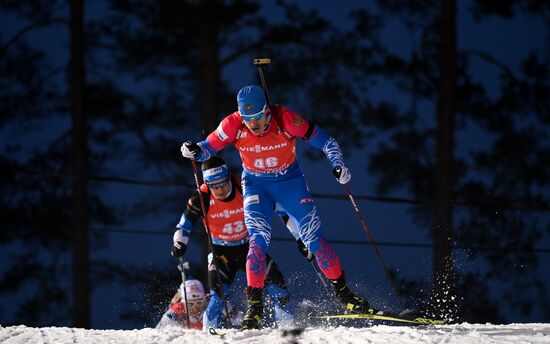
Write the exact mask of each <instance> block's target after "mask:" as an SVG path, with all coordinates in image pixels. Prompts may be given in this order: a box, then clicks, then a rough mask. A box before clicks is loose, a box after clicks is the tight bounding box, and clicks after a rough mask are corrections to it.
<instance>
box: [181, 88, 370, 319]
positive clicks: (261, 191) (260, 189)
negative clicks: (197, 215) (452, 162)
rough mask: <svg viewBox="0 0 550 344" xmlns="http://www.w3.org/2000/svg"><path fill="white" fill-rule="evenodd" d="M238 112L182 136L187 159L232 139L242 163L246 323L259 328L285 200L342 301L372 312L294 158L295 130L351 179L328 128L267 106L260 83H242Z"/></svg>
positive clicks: (199, 156)
mask: <svg viewBox="0 0 550 344" xmlns="http://www.w3.org/2000/svg"><path fill="white" fill-rule="evenodd" d="M237 106H238V111H235V112H234V113H232V114H230V115H228V116H227V117H225V118H224V119H223V120H222V122H221V123H220V124H219V126H218V128H217V129H216V130H215V131H214V132H212V133H210V134H209V135H208V137H207V138H206V140H203V141H201V142H198V143H191V142H185V143H184V144H183V145H182V146H181V152H182V155H183V156H184V157H185V158H189V159H195V160H198V161H203V160H206V159H208V158H209V157H210V156H212V155H214V154H215V153H216V152H217V151H219V150H221V149H223V148H225V147H226V146H227V145H229V144H233V145H234V146H235V148H236V149H237V151H238V152H239V154H240V156H241V159H242V162H243V168H244V169H243V173H242V181H243V190H244V212H245V213H244V217H245V223H246V227H247V228H248V231H249V233H250V249H249V253H248V257H247V263H246V276H247V284H248V287H247V299H248V305H247V309H246V314H245V317H244V320H243V324H242V328H243V329H250V328H258V327H259V325H260V322H261V319H262V313H263V305H262V293H263V288H264V277H265V274H266V272H267V271H268V269H267V264H266V252H267V250H268V247H269V243H270V238H271V211H272V209H273V204H274V203H278V204H280V205H281V206H282V207H283V208H284V209H285V211H286V212H287V213H288V214H289V215H290V216H291V217H292V218H295V219H297V221H298V222H299V224H300V225H299V236H300V238H301V239H302V241H303V242H304V243H305V245H306V246H307V249H308V250H309V251H310V252H311V253H313V254H314V255H315V257H316V259H317V263H318V265H319V267H320V268H321V270H322V271H323V273H324V274H325V276H326V277H327V278H328V279H329V280H330V282H331V284H332V285H333V287H334V288H335V291H336V295H337V297H338V299H339V301H340V302H341V303H342V305H343V306H345V307H346V309H348V310H349V311H352V312H356V313H367V312H375V310H373V309H370V307H369V303H368V302H367V301H365V300H364V299H362V298H360V297H358V296H356V295H355V294H353V293H352V292H351V290H350V289H349V288H348V286H347V283H346V281H345V279H344V272H343V270H342V267H341V265H340V260H339V258H338V255H337V254H336V252H335V251H334V250H333V248H332V247H331V246H330V245H329V243H328V242H327V240H325V238H324V236H323V234H322V233H323V230H322V226H321V220H320V218H319V215H318V213H317V208H316V207H315V204H314V202H313V199H312V197H311V195H310V193H309V190H308V188H307V185H306V181H305V178H304V174H303V172H302V169H301V168H300V166H299V165H298V162H297V160H296V137H299V138H302V139H304V140H305V141H306V142H308V143H309V144H310V145H311V146H313V147H314V148H317V149H320V150H322V151H323V152H324V153H325V155H326V156H327V158H328V160H329V161H330V163H331V164H332V166H333V174H334V176H335V177H336V179H337V180H338V182H340V183H341V184H346V183H348V182H349V180H350V179H351V174H350V172H349V171H348V169H347V168H346V167H345V166H344V160H343V156H342V151H341V150H340V146H339V145H338V143H337V142H336V140H335V139H334V138H332V137H331V136H330V135H329V134H328V133H327V132H325V131H324V130H323V129H321V128H320V127H318V126H317V125H315V124H313V123H312V122H309V121H307V120H306V119H304V118H303V117H302V116H300V115H299V114H297V113H295V112H293V111H291V110H289V109H287V108H286V107H284V106H282V105H273V106H271V107H270V106H268V105H267V103H266V100H265V96H264V90H263V88H261V87H259V86H255V85H251V86H246V87H244V88H242V89H241V90H240V91H239V93H238V94H237Z"/></svg>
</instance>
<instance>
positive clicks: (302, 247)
mask: <svg viewBox="0 0 550 344" xmlns="http://www.w3.org/2000/svg"><path fill="white" fill-rule="evenodd" d="M296 244H297V245H298V251H300V253H301V254H302V256H304V258H305V259H306V260H307V261H308V262H311V261H312V260H313V254H311V252H309V250H308V249H307V247H306V245H305V244H304V242H303V241H302V239H298V240H296Z"/></svg>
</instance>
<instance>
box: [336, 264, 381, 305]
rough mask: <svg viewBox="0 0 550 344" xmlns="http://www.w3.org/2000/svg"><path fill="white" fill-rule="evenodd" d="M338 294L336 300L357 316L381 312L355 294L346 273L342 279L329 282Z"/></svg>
mask: <svg viewBox="0 0 550 344" xmlns="http://www.w3.org/2000/svg"><path fill="white" fill-rule="evenodd" d="M329 281H330V284H331V285H332V286H333V287H334V291H335V292H336V299H337V300H338V301H339V302H340V303H341V304H342V305H343V306H344V308H345V309H346V311H348V312H351V313H356V314H378V313H379V311H378V310H376V309H373V308H371V307H370V305H369V303H368V302H367V301H366V300H364V299H362V298H361V297H359V296H357V295H355V294H353V293H352V292H351V290H350V289H349V287H348V285H347V283H346V279H345V277H344V273H342V276H340V278H338V279H335V280H329Z"/></svg>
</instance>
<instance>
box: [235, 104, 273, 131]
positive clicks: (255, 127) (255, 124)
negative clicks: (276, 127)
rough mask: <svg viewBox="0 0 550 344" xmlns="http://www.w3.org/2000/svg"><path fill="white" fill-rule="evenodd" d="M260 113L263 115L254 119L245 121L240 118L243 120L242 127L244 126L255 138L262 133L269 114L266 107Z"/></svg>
mask: <svg viewBox="0 0 550 344" xmlns="http://www.w3.org/2000/svg"><path fill="white" fill-rule="evenodd" d="M262 112H263V115H262V116H261V117H259V118H255V117H254V118H251V119H247V118H246V117H244V116H241V117H242V118H243V122H244V125H246V127H247V128H248V130H250V132H252V134H254V135H256V136H260V135H262V134H263V133H264V130H265V126H266V123H267V117H268V115H269V113H270V112H269V109H268V108H267V107H266V108H265V109H264V111H262Z"/></svg>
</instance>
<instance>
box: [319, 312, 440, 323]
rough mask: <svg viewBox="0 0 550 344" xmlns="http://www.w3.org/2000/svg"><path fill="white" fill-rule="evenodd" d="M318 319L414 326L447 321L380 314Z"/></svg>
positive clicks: (322, 316) (328, 316) (321, 316)
mask: <svg viewBox="0 0 550 344" xmlns="http://www.w3.org/2000/svg"><path fill="white" fill-rule="evenodd" d="M315 318H318V319H371V320H382V321H384V320H385V321H394V322H400V323H406V324H412V325H443V324H445V320H439V319H431V318H422V317H412V318H404V317H400V316H398V315H380V314H339V315H320V316H316V317H315Z"/></svg>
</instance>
